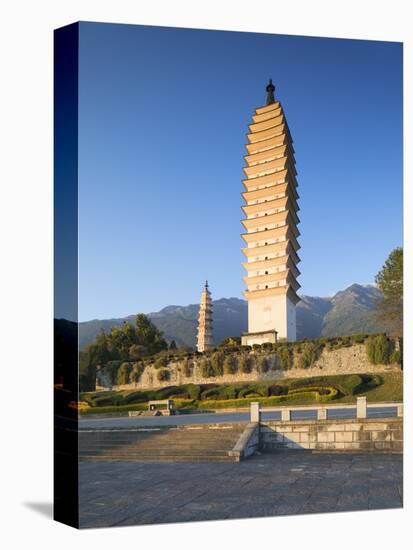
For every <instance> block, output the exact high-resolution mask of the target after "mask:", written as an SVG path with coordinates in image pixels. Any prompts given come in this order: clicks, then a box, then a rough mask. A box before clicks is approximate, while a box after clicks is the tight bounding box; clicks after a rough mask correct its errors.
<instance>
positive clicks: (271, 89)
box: [265, 78, 275, 105]
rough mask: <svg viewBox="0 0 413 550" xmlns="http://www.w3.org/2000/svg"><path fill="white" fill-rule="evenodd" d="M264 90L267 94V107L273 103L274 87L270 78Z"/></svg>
mask: <svg viewBox="0 0 413 550" xmlns="http://www.w3.org/2000/svg"><path fill="white" fill-rule="evenodd" d="M265 90H266V92H267V105H271V103H275V99H274V90H275V86H274V84H273V83H272V78H270V81H269V83H268V84H267V87H266V88H265Z"/></svg>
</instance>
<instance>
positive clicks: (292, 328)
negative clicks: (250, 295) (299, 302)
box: [248, 294, 297, 343]
mask: <svg viewBox="0 0 413 550" xmlns="http://www.w3.org/2000/svg"><path fill="white" fill-rule="evenodd" d="M271 330H276V331H277V333H278V334H277V338H278V339H281V338H283V339H286V340H288V341H289V342H294V341H295V340H296V334H297V328H296V309H295V304H294V303H293V302H292V301H291V300H290V299H289V298H288V296H286V295H285V294H279V295H276V296H266V297H264V298H254V299H250V300H248V332H249V333H254V332H266V331H271ZM257 343H258V342H257Z"/></svg>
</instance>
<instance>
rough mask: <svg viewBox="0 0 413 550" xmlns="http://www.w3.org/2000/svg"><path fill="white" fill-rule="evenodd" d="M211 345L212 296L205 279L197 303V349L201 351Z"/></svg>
mask: <svg viewBox="0 0 413 550" xmlns="http://www.w3.org/2000/svg"><path fill="white" fill-rule="evenodd" d="M212 347H213V339H212V298H211V292H210V291H209V288H208V281H206V282H205V286H204V289H203V290H202V294H201V303H200V304H199V317H198V339H197V350H198V351H199V352H201V353H202V352H204V351H206V350H207V349H209V348H212Z"/></svg>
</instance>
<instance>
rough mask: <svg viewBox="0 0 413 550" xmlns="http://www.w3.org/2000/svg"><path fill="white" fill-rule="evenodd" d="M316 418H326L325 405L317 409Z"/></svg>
mask: <svg viewBox="0 0 413 550" xmlns="http://www.w3.org/2000/svg"><path fill="white" fill-rule="evenodd" d="M317 420H327V407H320V408H319V409H317Z"/></svg>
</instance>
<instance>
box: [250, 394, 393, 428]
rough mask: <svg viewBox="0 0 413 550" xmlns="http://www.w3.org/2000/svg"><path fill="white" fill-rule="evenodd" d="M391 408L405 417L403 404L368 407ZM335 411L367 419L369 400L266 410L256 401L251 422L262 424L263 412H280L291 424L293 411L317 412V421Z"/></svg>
mask: <svg viewBox="0 0 413 550" xmlns="http://www.w3.org/2000/svg"><path fill="white" fill-rule="evenodd" d="M390 407H396V408H397V416H398V417H403V403H400V402H389V403H369V405H368V408H369V409H380V408H390ZM334 409H340V410H343V409H344V410H345V409H352V410H355V411H356V418H358V419H361V418H367V398H366V397H365V396H363V397H357V400H356V403H355V404H353V403H351V404H344V403H343V404H341V403H340V404H338V403H337V404H328V405H301V406H289V405H286V406H282V407H265V409H263V408H262V407H261V403H260V402H259V401H255V402H253V403H251V405H250V421H251V422H260V421H261V413H262V412H263V411H265V412H280V413H281V421H282V422H289V421H290V420H291V413H292V412H293V411H316V412H317V420H327V419H328V411H329V410H334Z"/></svg>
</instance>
